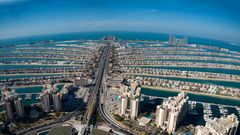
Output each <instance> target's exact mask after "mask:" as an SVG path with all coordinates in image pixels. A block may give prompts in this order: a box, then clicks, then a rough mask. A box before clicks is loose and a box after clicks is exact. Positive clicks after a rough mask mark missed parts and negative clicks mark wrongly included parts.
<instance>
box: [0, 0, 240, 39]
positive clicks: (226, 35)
mask: <svg viewBox="0 0 240 135" xmlns="http://www.w3.org/2000/svg"><path fill="white" fill-rule="evenodd" d="M87 31H142V32H159V33H173V34H181V35H188V36H197V37H207V38H212V39H221V40H225V41H231V42H238V43H240V1H239V0H0V39H6V38H12V37H21V36H32V35H44V34H52V33H68V32H87Z"/></svg>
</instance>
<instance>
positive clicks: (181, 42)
mask: <svg viewBox="0 0 240 135" xmlns="http://www.w3.org/2000/svg"><path fill="white" fill-rule="evenodd" d="M168 43H169V45H188V37H184V38H182V39H180V38H176V36H174V35H171V34H170V35H169V41H168Z"/></svg>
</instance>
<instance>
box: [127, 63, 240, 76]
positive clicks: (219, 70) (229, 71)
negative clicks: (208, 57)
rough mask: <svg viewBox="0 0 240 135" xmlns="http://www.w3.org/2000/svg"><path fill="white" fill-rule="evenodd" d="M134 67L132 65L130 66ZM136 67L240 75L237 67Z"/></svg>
mask: <svg viewBox="0 0 240 135" xmlns="http://www.w3.org/2000/svg"><path fill="white" fill-rule="evenodd" d="M128 67H132V66H128ZM134 67H136V68H139V67H144V68H161V69H172V70H182V71H199V72H211V73H222V74H233V75H240V70H235V69H223V68H206V67H173V66H147V65H146V66H145V65H144V66H134Z"/></svg>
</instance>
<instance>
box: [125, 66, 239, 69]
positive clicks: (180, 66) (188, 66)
mask: <svg viewBox="0 0 240 135" xmlns="http://www.w3.org/2000/svg"><path fill="white" fill-rule="evenodd" d="M176 66H177V67H190V68H217V69H219V68H220V69H231V70H240V69H236V68H227V67H212V66H210V67H207V66H188V65H123V66H122V67H176Z"/></svg>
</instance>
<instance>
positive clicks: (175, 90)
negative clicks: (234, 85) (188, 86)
mask: <svg viewBox="0 0 240 135" xmlns="http://www.w3.org/2000/svg"><path fill="white" fill-rule="evenodd" d="M141 87H142V88H149V89H153V90H163V91H168V92H169V91H170V92H171V91H172V92H182V91H184V92H186V93H191V94H195V95H204V96H212V97H218V98H225V99H233V100H239V101H240V98H238V97H230V96H223V95H217V94H209V93H200V92H194V91H188V90H179V89H168V88H163V87H153V86H146V85H142V86H141Z"/></svg>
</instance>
